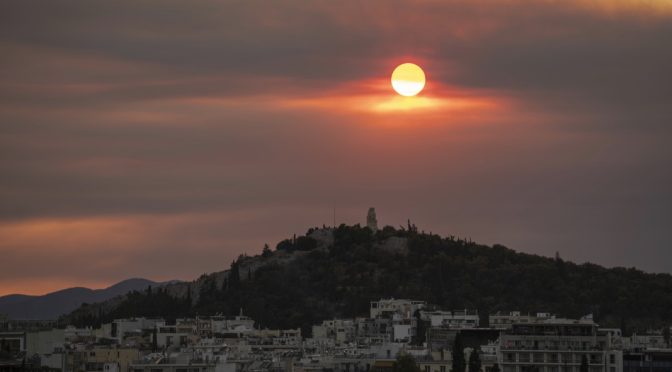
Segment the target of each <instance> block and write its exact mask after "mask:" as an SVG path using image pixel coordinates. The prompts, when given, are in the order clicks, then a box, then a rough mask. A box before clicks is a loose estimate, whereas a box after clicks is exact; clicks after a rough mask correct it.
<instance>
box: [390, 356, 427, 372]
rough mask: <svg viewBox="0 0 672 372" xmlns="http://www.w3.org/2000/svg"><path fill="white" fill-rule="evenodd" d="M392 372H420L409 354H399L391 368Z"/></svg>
mask: <svg viewBox="0 0 672 372" xmlns="http://www.w3.org/2000/svg"><path fill="white" fill-rule="evenodd" d="M392 371H393V372H420V367H418V364H417V363H416V362H415V358H413V356H412V355H410V354H401V355H399V356H398V357H397V360H396V361H395V362H394V365H393V366H392Z"/></svg>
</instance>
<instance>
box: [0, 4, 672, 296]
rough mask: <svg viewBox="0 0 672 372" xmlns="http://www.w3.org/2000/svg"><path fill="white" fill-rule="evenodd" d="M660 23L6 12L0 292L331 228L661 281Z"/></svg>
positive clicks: (639, 7) (517, 15)
mask: <svg viewBox="0 0 672 372" xmlns="http://www.w3.org/2000/svg"><path fill="white" fill-rule="evenodd" d="M666 4H669V2H668V1H663V0H661V1H641V2H639V1H625V0H610V1H607V0H605V1H566V0H563V1H515V0H510V1H499V0H497V1H495V0H493V1H473V0H464V1H403V2H402V1H390V0H385V1H382V0H381V1H368V0H367V1H358V2H355V1H345V2H341V1H307V0H306V1H282V2H280V1H277V2H271V1H261V0H259V1H255V0H252V1H235V2H225V1H199V2H185V1H161V2H150V1H140V2H139V1H130V0H129V1H113V2H91V1H88V0H87V1H59V0H57V1H25V0H21V1H19V0H17V1H12V0H9V1H3V2H1V3H0V295H2V294H7V293H11V292H23V293H43V292H46V291H49V290H53V289H56V288H61V287H65V286H73V285H82V286H91V287H101V286H106V285H108V284H111V283H113V282H116V281H118V280H122V279H125V278H128V277H147V278H149V279H154V280H166V279H193V278H195V277H197V276H199V275H200V274H202V273H204V272H212V271H218V270H223V269H225V268H228V265H229V264H230V263H231V261H232V260H233V259H234V258H235V257H237V256H238V255H239V254H241V253H243V252H246V253H249V254H255V253H259V252H260V251H261V249H262V247H263V244H264V243H269V244H270V245H271V246H275V244H276V243H277V241H279V240H280V239H283V238H285V237H289V236H291V235H292V234H294V233H303V232H305V231H306V230H307V229H308V228H309V227H311V226H321V225H322V224H331V223H332V219H333V208H334V207H335V208H336V214H337V220H338V222H339V223H341V222H345V223H358V222H364V219H365V216H366V212H367V209H368V208H369V207H370V206H374V207H376V209H377V211H378V221H379V223H380V224H390V225H394V226H398V225H400V224H405V222H406V219H407V218H410V219H411V220H412V221H413V222H414V223H416V224H417V225H418V227H419V228H420V229H423V230H425V231H432V232H434V233H439V234H442V235H451V234H452V235H456V236H460V237H471V238H472V239H473V240H475V241H477V242H481V243H486V244H493V243H501V244H504V245H506V246H508V247H510V248H513V249H516V250H519V251H523V252H530V253H537V254H541V255H548V256H551V255H553V254H554V253H555V252H556V251H559V253H560V255H561V256H562V257H563V258H565V259H571V260H575V261H578V262H585V261H591V262H595V263H599V264H603V265H606V266H628V267H629V266H635V267H638V268H641V269H644V270H647V271H655V272H671V271H672V251H671V250H670V249H671V248H672V234H671V230H670V227H671V224H672V146H671V145H670V140H672V44H671V42H672V6H669V5H666ZM407 61H409V62H415V63H417V64H419V65H421V66H422V67H423V68H424V69H425V72H426V74H427V78H428V82H427V86H426V89H425V91H423V92H422V93H421V95H420V96H418V97H415V98H412V99H410V100H408V99H403V98H401V97H398V96H396V95H395V93H394V92H393V91H392V90H391V88H390V85H389V76H390V73H391V72H392V70H393V69H394V67H395V66H396V65H397V64H399V63H402V62H407Z"/></svg>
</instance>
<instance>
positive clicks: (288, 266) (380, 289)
mask: <svg viewBox="0 0 672 372" xmlns="http://www.w3.org/2000/svg"><path fill="white" fill-rule="evenodd" d="M392 236H396V237H401V238H407V239H408V250H407V251H405V252H400V251H398V250H390V249H386V248H385V247H384V244H382V243H383V242H384V241H385V240H386V239H387V238H389V237H392ZM316 247H317V244H316V242H315V241H314V240H313V239H312V238H305V237H299V238H296V239H291V240H286V241H283V242H281V243H280V244H278V247H277V248H278V250H280V251H285V252H293V251H301V252H304V253H302V254H300V255H298V256H297V257H296V259H294V260H291V261H288V262H286V263H282V264H279V263H268V264H265V265H262V266H261V267H260V268H258V269H257V270H256V271H254V272H251V271H250V272H240V261H237V262H234V263H233V264H232V266H231V269H230V270H231V275H230V276H229V279H228V280H226V281H224V283H222V284H218V283H217V282H216V281H215V280H214V278H212V277H208V276H206V277H205V278H204V280H205V283H204V284H203V285H202V286H201V293H200V296H199V300H198V302H197V303H195V304H193V305H191V306H190V305H189V302H190V301H188V300H185V299H174V298H171V297H170V296H168V295H167V294H165V293H162V292H158V293H157V292H156V291H155V293H151V294H147V293H137V292H136V293H133V294H132V295H131V296H129V297H128V299H127V300H126V301H125V302H124V303H122V305H121V306H119V307H117V308H116V309H115V310H114V311H111V312H107V313H100V314H98V315H97V316H95V317H94V318H95V319H91V317H92V316H91V315H90V314H89V315H88V318H83V317H79V318H78V316H77V313H75V314H73V316H72V318H71V319H74V320H75V321H76V322H78V323H91V322H97V321H101V320H109V319H112V318H115V317H122V316H141V315H147V316H148V315H163V316H168V317H174V316H184V315H195V314H214V313H224V314H229V315H234V314H237V313H238V312H239V310H240V309H241V308H243V309H244V311H245V313H246V315H249V316H251V317H252V318H254V319H255V320H256V321H257V322H258V323H259V324H260V325H261V326H262V327H269V328H275V327H280V328H292V327H302V328H303V329H304V330H308V329H309V327H310V325H312V324H314V323H317V322H319V321H321V320H323V319H327V318H333V317H354V316H361V315H365V314H367V313H368V307H369V302H370V301H371V300H375V299H379V298H383V297H397V298H412V299H420V300H425V301H427V302H429V303H431V304H435V305H438V306H439V307H441V308H445V309H463V308H475V309H478V310H479V312H480V313H482V314H487V313H492V312H496V311H500V310H501V311H510V310H521V311H524V312H528V311H529V312H536V311H547V312H552V313H556V314H558V315H561V316H567V317H579V316H582V315H585V314H588V313H593V314H594V316H595V319H596V321H597V322H598V323H600V324H601V325H603V326H612V327H622V328H626V330H632V329H642V328H646V327H648V326H660V325H662V324H669V322H670V321H671V320H672V276H670V275H667V274H646V273H644V272H641V271H639V270H635V269H624V268H614V269H605V268H603V267H600V266H597V265H593V264H583V265H577V264H574V263H571V262H566V261H563V260H561V259H559V258H558V259H551V258H546V257H540V256H536V255H529V254H523V253H517V252H515V251H513V250H510V249H508V248H505V247H503V246H500V245H495V246H493V247H487V246H483V245H478V244H475V243H473V242H469V241H465V240H461V239H456V238H454V237H450V238H441V237H440V236H437V235H432V234H424V233H418V232H417V229H415V227H414V226H412V225H410V224H409V226H408V228H403V229H394V228H391V227H386V228H384V229H382V230H381V231H379V232H378V233H377V234H375V235H374V234H372V232H371V231H370V230H369V229H368V228H362V227H360V226H358V225H356V226H345V225H341V226H340V227H339V228H337V229H336V230H335V232H334V245H333V246H332V247H330V248H328V249H317V248H316ZM274 254H277V253H274ZM265 255H266V257H261V256H257V257H253V258H246V259H252V260H263V259H268V256H269V254H268V252H267V253H266V254H265ZM241 278H242V280H241Z"/></svg>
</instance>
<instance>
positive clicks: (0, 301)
mask: <svg viewBox="0 0 672 372" xmlns="http://www.w3.org/2000/svg"><path fill="white" fill-rule="evenodd" d="M168 283H171V282H164V283H159V282H154V281H151V280H148V279H143V278H131V279H126V280H123V281H121V282H119V283H116V284H114V285H111V286H109V287H107V288H103V289H90V288H84V287H73V288H67V289H62V290H59V291H55V292H51V293H47V294H45V295H42V296H30V295H23V294H10V295H7V296H2V297H0V314H4V315H6V316H8V317H9V318H10V319H57V318H58V317H59V316H61V315H63V314H67V313H69V312H71V311H73V310H75V309H77V308H78V307H80V306H81V305H82V304H84V303H95V302H102V301H107V300H110V299H112V298H114V297H117V296H120V295H123V294H126V293H128V292H130V291H137V290H145V289H147V287H149V286H153V287H156V286H161V285H164V284H168Z"/></svg>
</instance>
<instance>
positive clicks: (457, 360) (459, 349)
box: [452, 332, 466, 372]
mask: <svg viewBox="0 0 672 372" xmlns="http://www.w3.org/2000/svg"><path fill="white" fill-rule="evenodd" d="M465 368H466V365H465V361H464V345H462V336H461V335H460V333H459V332H458V333H457V334H456V335H455V340H454V341H453V369H452V372H465Z"/></svg>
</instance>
